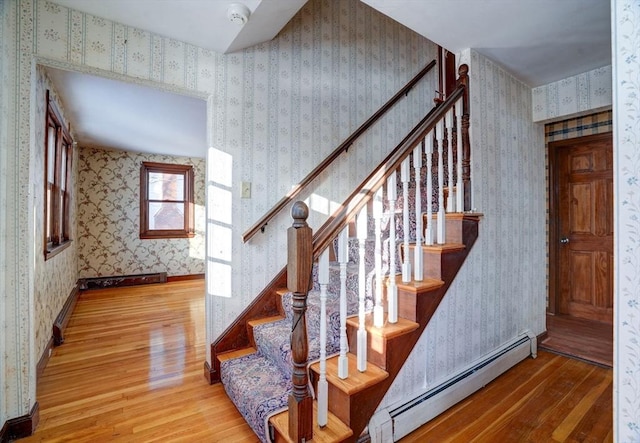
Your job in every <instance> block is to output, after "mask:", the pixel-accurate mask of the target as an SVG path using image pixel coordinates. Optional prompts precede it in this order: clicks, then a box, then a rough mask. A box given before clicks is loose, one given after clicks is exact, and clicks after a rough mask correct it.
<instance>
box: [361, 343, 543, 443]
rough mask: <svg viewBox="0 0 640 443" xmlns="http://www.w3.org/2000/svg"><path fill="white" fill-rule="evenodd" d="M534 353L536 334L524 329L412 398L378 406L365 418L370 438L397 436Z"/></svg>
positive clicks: (382, 442)
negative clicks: (501, 344) (378, 407)
mask: <svg viewBox="0 0 640 443" xmlns="http://www.w3.org/2000/svg"><path fill="white" fill-rule="evenodd" d="M536 353H537V344H536V336H535V335H533V334H531V333H529V332H526V333H524V334H522V335H520V336H518V337H517V338H515V339H514V340H512V341H510V342H508V343H506V344H504V345H503V346H501V347H500V348H498V349H496V350H495V351H493V352H492V353H490V354H488V355H485V356H484V357H483V358H481V359H480V360H478V361H476V362H474V363H473V364H471V365H470V366H468V367H467V368H465V369H463V370H462V371H460V372H458V373H456V374H455V375H454V376H452V377H450V378H448V379H447V380H446V381H444V382H441V383H438V384H437V386H435V387H433V388H431V389H429V390H428V391H426V392H424V393H422V394H420V395H419V396H417V397H415V398H414V399H412V400H410V401H408V402H405V403H402V404H401V405H399V406H392V407H391V408H388V409H383V410H379V411H378V412H376V414H375V415H374V416H373V417H372V418H371V421H370V422H369V436H370V437H371V442H372V443H388V442H393V441H398V440H400V439H401V438H402V437H404V436H406V435H408V434H409V433H411V432H412V431H414V430H416V429H418V428H419V427H420V426H422V425H423V424H425V423H427V422H428V421H429V420H431V419H433V418H434V417H436V416H438V415H439V414H441V413H442V412H444V411H446V410H447V409H449V408H450V407H451V406H453V405H455V404H456V403H458V402H459V401H461V400H463V399H465V398H467V397H468V396H469V395H471V394H473V393H474V392H475V391H477V390H478V389H480V388H482V387H484V386H485V385H487V384H488V383H489V382H490V381H492V380H493V379H495V378H496V377H498V376H499V375H501V374H502V373H504V372H506V371H507V370H509V369H510V368H511V367H513V366H515V365H516V364H517V363H519V362H521V361H522V360H524V359H525V358H527V357H528V356H530V355H531V356H533V357H534V358H535V357H536Z"/></svg>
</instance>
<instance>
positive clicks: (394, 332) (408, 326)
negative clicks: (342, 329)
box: [347, 314, 420, 339]
mask: <svg viewBox="0 0 640 443" xmlns="http://www.w3.org/2000/svg"><path fill="white" fill-rule="evenodd" d="M347 324H349V325H351V326H352V327H354V328H356V329H357V328H358V325H359V320H358V316H355V315H354V316H353V317H349V318H347ZM365 325H366V329H367V332H368V333H369V334H374V335H377V336H379V337H385V338H387V339H390V338H393V337H397V336H398V335H402V334H406V333H408V332H412V331H414V330H416V329H418V328H419V327H420V325H419V324H418V323H416V322H414V321H411V320H407V319H406V318H401V317H399V318H398V321H397V322H396V323H389V322H388V321H387V320H386V316H385V322H384V326H383V327H382V328H377V327H375V326H374V325H373V315H372V314H367V315H366V316H365Z"/></svg>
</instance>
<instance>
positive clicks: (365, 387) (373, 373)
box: [310, 352, 389, 426]
mask: <svg viewBox="0 0 640 443" xmlns="http://www.w3.org/2000/svg"><path fill="white" fill-rule="evenodd" d="M347 360H348V366H349V376H348V377H347V378H345V379H344V380H343V379H341V378H340V377H338V356H335V357H331V358H329V359H327V373H326V376H327V382H328V385H329V389H328V391H329V411H331V412H332V413H333V414H335V415H336V416H337V417H338V418H339V419H340V420H342V421H343V422H344V423H346V425H347V426H350V425H351V420H353V419H356V417H357V414H356V415H353V411H355V410H357V409H358V407H362V405H363V404H366V403H367V402H368V398H369V391H370V390H372V389H373V390H375V389H378V385H379V384H380V383H382V382H384V381H385V380H386V379H387V378H389V373H388V372H387V371H385V370H384V369H381V368H379V367H378V366H376V365H375V364H373V363H371V362H368V363H367V369H366V371H363V372H360V371H358V363H357V357H356V355H355V354H352V353H351V352H349V353H347ZM310 369H311V371H310V375H311V377H310V379H311V382H312V384H313V386H314V389H317V386H318V379H319V377H320V375H319V374H320V363H319V362H316V363H313V364H312V365H311V366H310ZM358 418H360V417H358Z"/></svg>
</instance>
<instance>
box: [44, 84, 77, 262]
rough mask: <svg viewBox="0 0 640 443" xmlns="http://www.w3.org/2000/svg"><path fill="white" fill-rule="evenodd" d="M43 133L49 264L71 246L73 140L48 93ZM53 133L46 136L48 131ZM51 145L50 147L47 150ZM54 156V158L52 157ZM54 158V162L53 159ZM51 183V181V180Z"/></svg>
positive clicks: (45, 232)
mask: <svg viewBox="0 0 640 443" xmlns="http://www.w3.org/2000/svg"><path fill="white" fill-rule="evenodd" d="M46 101H47V115H46V118H45V131H44V257H45V260H48V259H50V258H52V257H54V256H55V255H57V254H59V253H60V252H62V251H63V250H64V249H66V248H67V247H69V246H70V244H71V220H70V209H71V192H72V187H71V185H72V183H71V166H72V161H73V138H72V137H71V134H70V132H69V129H68V128H67V127H66V126H65V125H64V120H63V119H62V115H61V114H60V111H59V110H58V107H57V106H56V104H55V102H54V101H53V98H52V97H51V94H50V92H49V90H47V92H46ZM50 128H51V129H52V130H53V131H54V133H53V134H52V137H53V138H51V137H50V135H49V129H50ZM50 142H53V145H54V146H53V147H51V146H50ZM52 154H53V155H52ZM52 157H53V158H52ZM50 178H52V179H53V181H51V180H50Z"/></svg>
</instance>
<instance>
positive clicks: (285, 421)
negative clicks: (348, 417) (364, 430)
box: [269, 401, 353, 443]
mask: <svg viewBox="0 0 640 443" xmlns="http://www.w3.org/2000/svg"><path fill="white" fill-rule="evenodd" d="M269 423H271V425H272V426H273V427H274V428H275V430H276V432H275V436H276V439H275V441H276V443H280V442H287V443H293V440H291V439H290V438H289V411H288V410H287V411H283V412H280V413H278V414H276V415H274V416H273V417H271V418H270V419H269ZM352 435H353V431H352V430H351V428H349V426H347V425H345V424H344V423H343V422H342V421H341V420H340V419H339V418H338V417H336V416H335V415H334V414H332V413H331V411H329V414H328V415H327V425H326V426H323V427H322V428H321V427H319V426H318V403H317V402H316V401H314V402H313V439H311V440H308V441H309V442H316V443H337V442H342V441H345V440H347V439H348V438H349V437H351V436H352Z"/></svg>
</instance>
